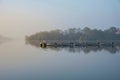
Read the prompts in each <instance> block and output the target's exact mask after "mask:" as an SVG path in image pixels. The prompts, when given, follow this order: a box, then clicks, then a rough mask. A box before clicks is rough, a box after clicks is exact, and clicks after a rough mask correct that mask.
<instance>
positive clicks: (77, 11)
mask: <svg viewBox="0 0 120 80" xmlns="http://www.w3.org/2000/svg"><path fill="white" fill-rule="evenodd" d="M86 26H88V27H90V28H101V29H106V28H109V27H111V26H116V27H120V0H0V34H2V35H5V36H10V37H24V36H25V35H29V34H33V33H35V32H38V31H44V30H51V29H56V28H59V29H67V28H71V27H76V28H77V27H79V28H83V27H86Z"/></svg>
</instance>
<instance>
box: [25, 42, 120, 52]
mask: <svg viewBox="0 0 120 80" xmlns="http://www.w3.org/2000/svg"><path fill="white" fill-rule="evenodd" d="M26 44H30V45H32V46H35V47H37V48H40V42H39V41H35V40H34V41H33V40H31V41H26ZM43 49H51V50H54V51H61V50H67V51H69V52H70V53H76V52H77V53H80V52H84V53H85V54H88V53H90V52H99V51H102V50H105V51H108V52H109V53H111V54H115V53H117V52H119V51H120V46H114V47H111V46H107V47H55V46H48V47H46V48H43Z"/></svg>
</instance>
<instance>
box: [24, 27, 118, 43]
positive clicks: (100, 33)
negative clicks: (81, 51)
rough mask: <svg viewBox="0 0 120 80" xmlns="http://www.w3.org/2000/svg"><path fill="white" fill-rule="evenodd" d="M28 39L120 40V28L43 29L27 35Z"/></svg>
mask: <svg viewBox="0 0 120 80" xmlns="http://www.w3.org/2000/svg"><path fill="white" fill-rule="evenodd" d="M26 40H38V41H43V40H45V41H48V40H61V41H63V40H66V41H69V40H72V41H87V40H88V41H92V40H94V41H96V40H99V41H100V40H106V41H108V40H120V29H119V28H116V27H110V28H109V29H105V30H101V29H90V28H88V27H85V28H83V29H80V28H70V29H68V30H59V29H57V30H52V31H41V32H37V33H36V34H33V35H30V36H26Z"/></svg>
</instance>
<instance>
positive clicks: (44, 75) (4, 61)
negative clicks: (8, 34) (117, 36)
mask: <svg viewBox="0 0 120 80" xmlns="http://www.w3.org/2000/svg"><path fill="white" fill-rule="evenodd" d="M112 49H113V50H112ZM109 50H110V51H109ZM0 59H1V60H0V65H1V66H0V79H1V80H21V79H22V80H39V79H43V80H50V79H52V80H56V79H57V80H66V79H68V80H73V79H75V80H76V79H77V80H78V79H82V80H90V79H97V80H101V79H105V80H106V79H108V80H113V79H115V80H119V79H120V77H119V74H120V73H119V72H120V64H119V60H120V51H119V48H117V49H116V48H115V49H114V48H111V47H110V48H108V49H105V48H103V49H99V48H90V47H88V48H61V49H60V48H47V49H42V48H40V47H35V46H33V45H29V44H26V43H25V41H11V42H8V43H4V44H2V45H1V44H0Z"/></svg>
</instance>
